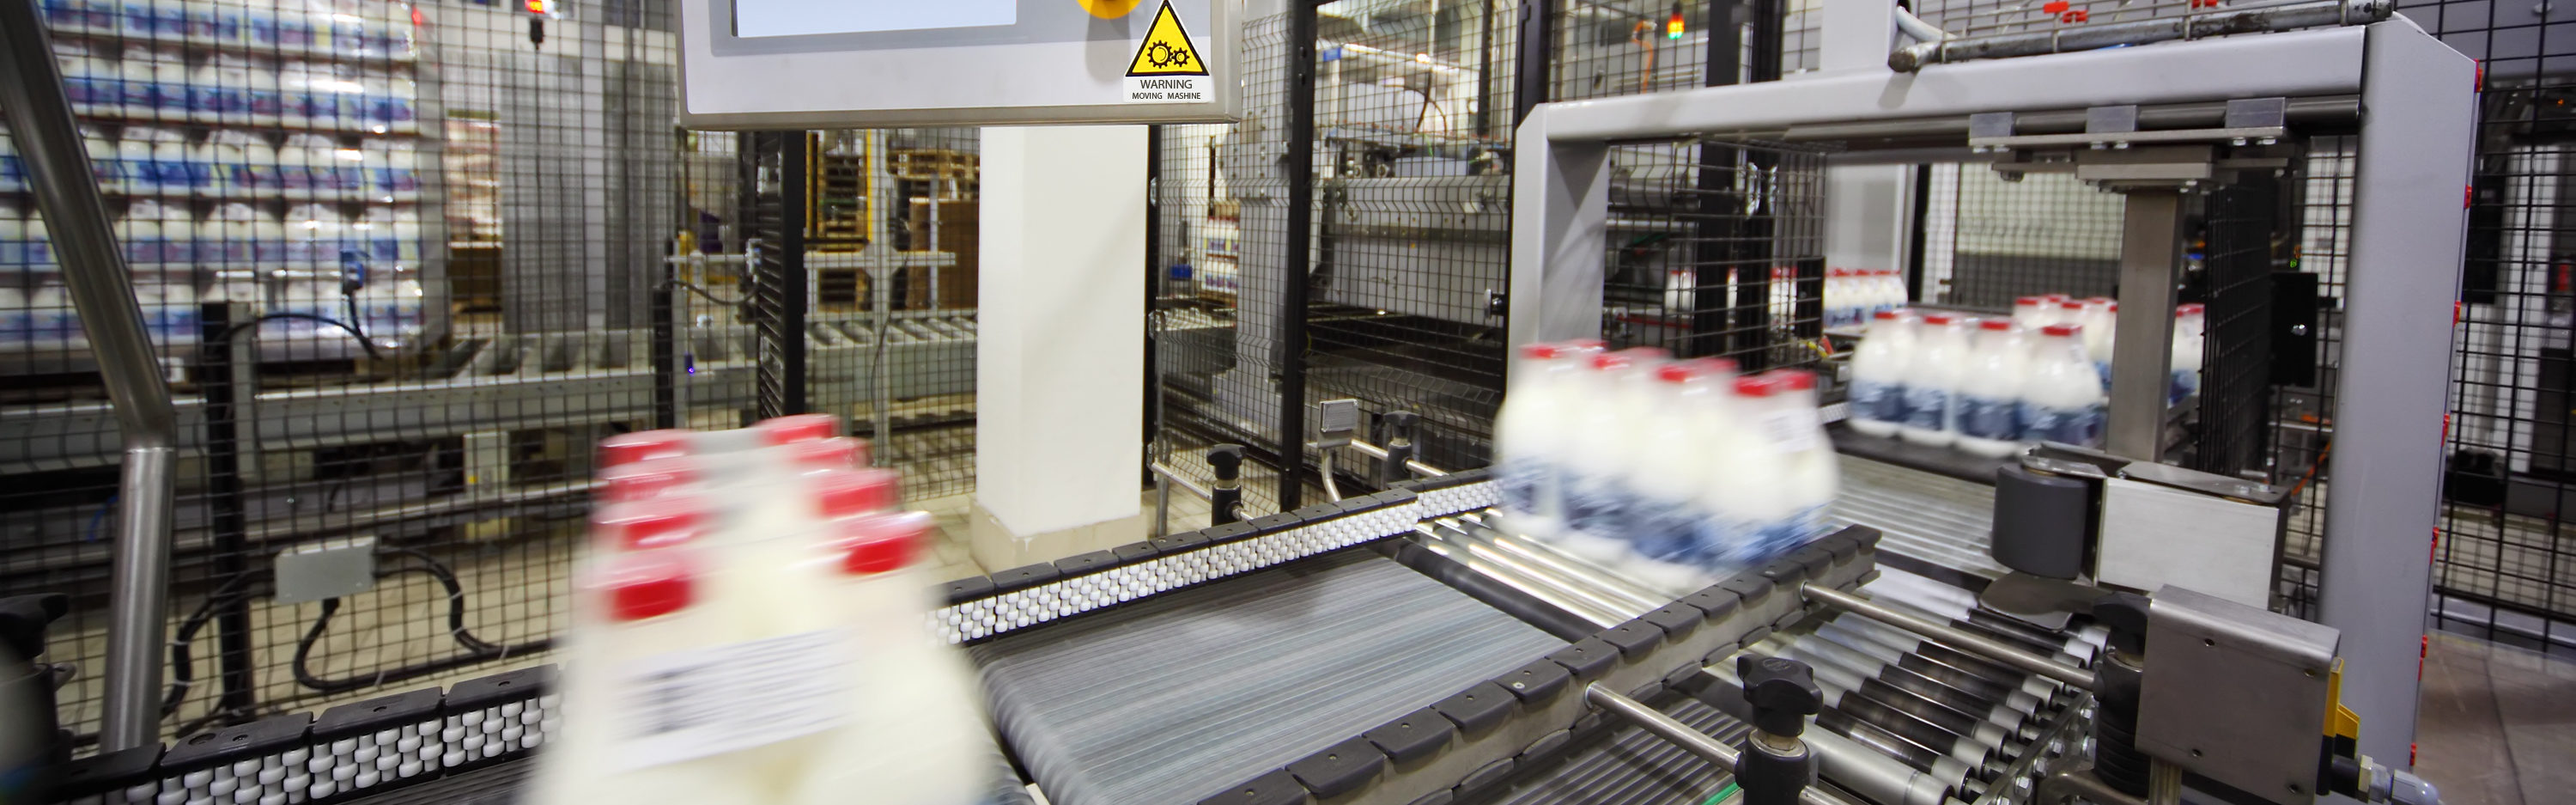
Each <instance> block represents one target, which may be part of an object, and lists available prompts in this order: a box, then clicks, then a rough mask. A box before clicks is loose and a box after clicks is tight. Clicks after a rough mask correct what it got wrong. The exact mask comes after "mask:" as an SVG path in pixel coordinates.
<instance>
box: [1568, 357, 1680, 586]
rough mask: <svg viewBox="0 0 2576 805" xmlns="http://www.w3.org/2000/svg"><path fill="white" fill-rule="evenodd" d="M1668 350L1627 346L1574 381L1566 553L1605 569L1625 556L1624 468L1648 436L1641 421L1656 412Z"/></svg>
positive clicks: (1627, 495)
mask: <svg viewBox="0 0 2576 805" xmlns="http://www.w3.org/2000/svg"><path fill="white" fill-rule="evenodd" d="M1666 357H1667V353H1665V352H1664V351H1663V350H1660V349H1652V348H1644V347H1640V348H1631V349H1623V350H1620V351H1618V352H1608V353H1600V354H1595V355H1593V356H1592V359H1591V367H1592V370H1591V371H1590V372H1587V373H1584V374H1582V375H1579V376H1578V381H1577V383H1576V386H1575V387H1576V389H1577V392H1578V393H1579V394H1580V395H1581V396H1580V397H1579V398H1578V404H1577V414H1578V416H1577V417H1576V419H1575V421H1574V422H1573V425H1574V428H1573V432H1572V433H1571V434H1569V435H1570V436H1571V438H1570V440H1569V442H1568V444H1567V448H1568V451H1567V453H1568V455H1567V461H1566V465H1565V468H1566V470H1567V472H1566V478H1565V480H1564V482H1563V483H1564V486H1565V520H1566V525H1567V526H1568V528H1567V532H1566V534H1565V535H1564V536H1563V537H1562V538H1561V544H1563V545H1564V546H1565V548H1566V550H1568V551H1571V552H1573V553H1574V554H1575V555H1577V556H1582V557H1584V558H1587V559H1591V560H1594V561H1597V562H1601V563H1603V564H1614V563H1616V562H1618V561H1620V560H1621V559H1622V558H1624V556H1625V554H1626V553H1627V550H1628V549H1627V546H1626V544H1625V541H1624V540H1623V539H1622V538H1621V536H1620V532H1621V530H1622V529H1624V528H1626V527H1627V525H1628V507H1629V501H1630V493H1629V490H1628V467H1629V464H1630V462H1633V461H1635V460H1636V456H1637V455H1638V447H1639V446H1640V445H1642V444H1644V443H1645V441H1646V440H1647V439H1648V438H1650V436H1649V435H1648V434H1647V433H1645V432H1644V431H1645V429H1644V428H1643V427H1640V423H1642V422H1644V421H1646V419H1647V418H1648V417H1649V416H1651V415H1652V414H1653V412H1654V409H1655V391H1656V389H1655V385H1656V384H1655V382H1654V373H1655V367H1657V366H1659V365H1661V364H1662V363H1663V361H1664V359H1665V358H1666Z"/></svg>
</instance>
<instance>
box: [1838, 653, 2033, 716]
mask: <svg viewBox="0 0 2576 805" xmlns="http://www.w3.org/2000/svg"><path fill="white" fill-rule="evenodd" d="M1793 648H1794V650H1795V651H1796V652H1797V653H1798V654H1799V655H1800V656H1801V657H1802V658H1814V660H1817V661H1822V662H1827V663H1832V664H1836V665H1842V666H1845V667H1849V668H1853V669H1855V670H1858V671H1859V672H1861V673H1863V674H1866V675H1869V676H1872V677H1875V678H1877V679H1879V680H1881V681H1883V682H1886V683H1887V684H1889V685H1891V686H1894V687H1896V688H1899V689H1902V690H1905V691H1907V692H1910V693H1913V694H1914V695H1917V696H1921V697H1923V698H1925V699H1929V700H1931V701H1934V702H1937V703H1939V704H1941V705H1942V706H1944V707H1948V708H1950V709H1953V710H1958V711H1960V712H1963V713H1978V714H1983V715H1984V717H1985V718H1986V720H1987V721H1989V722H1992V723H1994V724H1995V725H1996V726H1999V727H2003V728H2004V729H2006V730H2010V731H2013V732H2015V733H2019V732H2020V731H2021V730H2022V729H2023V728H2024V727H2026V726H2028V724H2029V723H2030V720H2031V719H2032V718H2033V717H2035V716H2036V715H2037V714H2038V711H2039V706H2040V704H2041V702H2040V701H2039V700H2038V698H2037V697H2032V696H2029V695H2027V694H2022V693H2021V692H2020V691H2011V692H2010V693H2012V694H2013V695H2015V696H2018V697H2019V698H2018V699H2017V700H2015V701H2012V702H2009V703H2007V702H2003V701H1998V700H1996V699H1993V698H1989V697H1986V696H1981V695H1978V694H1974V693H1970V692H1968V691H1965V690H1961V689H1959V688H1956V687H1952V686H1949V685H1946V684H1942V683H1941V682H1938V681H1935V680H1933V679H1932V678H1930V677H1926V676H1924V675H1922V674H1918V673H1915V672H1913V671H1909V670H1906V669H1905V668H1903V667H1901V666H1899V665H1897V664H1896V663H1893V662H1890V661H1887V660H1882V659H1879V658H1877V657H1872V656H1869V655H1867V654H1863V653H1861V652H1859V651H1855V650H1853V649H1851V648H1850V647H1848V646H1844V645H1843V644H1840V643H1836V642H1833V641H1831V640H1826V639H1824V638H1821V637H1818V636H1815V635H1812V634H1810V635H1807V636H1805V637H1803V638H1801V639H1800V640H1799V641H1798V642H1797V643H1796V644H1795V645H1794V646H1793Z"/></svg>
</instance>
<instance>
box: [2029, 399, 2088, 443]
mask: <svg viewBox="0 0 2576 805" xmlns="http://www.w3.org/2000/svg"><path fill="white" fill-rule="evenodd" d="M2022 420H2023V424H2022V433H2023V438H2025V439H2029V440H2031V441H2051V442H2064V443H2067V444H2072V445H2077V446H2082V447H2092V446H2095V445H2099V444H2101V443H2102V407H2101V406H2098V405H2097V406H2091V407H2086V408H2074V409H2067V408H2053V407H2049V406H2044V405H2037V404H2024V405H2023V406H2022Z"/></svg>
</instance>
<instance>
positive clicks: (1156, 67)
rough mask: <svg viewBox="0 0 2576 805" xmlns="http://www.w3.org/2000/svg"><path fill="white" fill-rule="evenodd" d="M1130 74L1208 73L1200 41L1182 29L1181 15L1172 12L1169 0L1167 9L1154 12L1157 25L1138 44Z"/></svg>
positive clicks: (1128, 69) (1166, 3) (1146, 30)
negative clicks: (1191, 37) (1200, 53)
mask: <svg viewBox="0 0 2576 805" xmlns="http://www.w3.org/2000/svg"><path fill="white" fill-rule="evenodd" d="M1127 74H1128V75H1129V76H1146V75H1207V74H1208V71H1207V62H1206V61H1205V60H1202V59H1200V58H1199V49H1198V46H1197V45H1193V44H1190V34H1189V32H1188V31H1184V30H1181V18H1180V17H1179V16H1177V15H1174V14H1173V13H1172V4H1171V3H1170V2H1169V0H1166V2H1164V3H1163V10H1161V11H1157V12H1154V27H1151V28H1147V29H1145V41H1144V42H1141V43H1138V44H1137V45H1136V61H1135V62H1134V63H1133V64H1130V65H1129V66H1128V67H1127Z"/></svg>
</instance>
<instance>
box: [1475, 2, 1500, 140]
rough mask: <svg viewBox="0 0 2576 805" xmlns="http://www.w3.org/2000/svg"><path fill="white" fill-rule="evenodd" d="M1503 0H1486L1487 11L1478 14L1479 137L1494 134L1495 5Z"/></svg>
mask: <svg viewBox="0 0 2576 805" xmlns="http://www.w3.org/2000/svg"><path fill="white" fill-rule="evenodd" d="M1498 2H1501V0H1484V6H1485V11H1484V13H1482V14H1478V15H1476V19H1477V23H1476V25H1477V28H1476V116H1475V129H1476V136H1478V137H1492V136H1494V5H1495V4H1496V3H1498Z"/></svg>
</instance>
